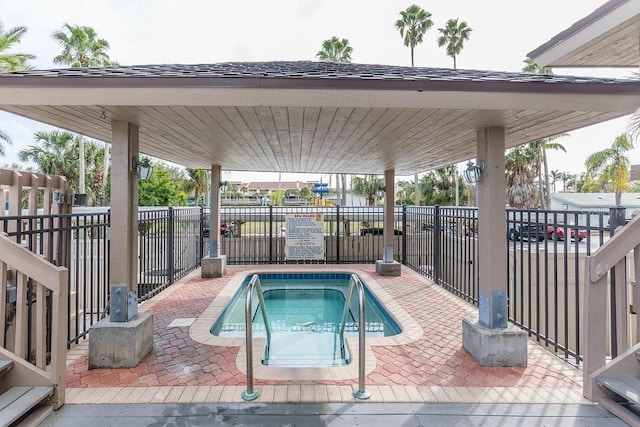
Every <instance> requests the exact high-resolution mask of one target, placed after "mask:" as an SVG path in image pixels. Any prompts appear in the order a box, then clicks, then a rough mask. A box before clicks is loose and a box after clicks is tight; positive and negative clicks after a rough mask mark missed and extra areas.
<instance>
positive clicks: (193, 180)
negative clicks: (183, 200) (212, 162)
mask: <svg viewBox="0 0 640 427" xmlns="http://www.w3.org/2000/svg"><path fill="white" fill-rule="evenodd" d="M182 189H183V190H184V192H185V193H187V194H188V195H191V194H193V195H194V200H195V203H196V205H198V204H200V196H201V195H202V194H204V193H205V192H206V191H207V172H206V171H205V170H202V169H191V168H187V179H186V180H185V181H184V183H183V185H182Z"/></svg>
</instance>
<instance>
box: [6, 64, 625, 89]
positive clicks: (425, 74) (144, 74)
mask: <svg viewBox="0 0 640 427" xmlns="http://www.w3.org/2000/svg"><path fill="white" fill-rule="evenodd" d="M17 76H25V77H87V78H104V77H109V78H112V77H113V78H118V77H127V78H130V77H134V78H135V77H138V78H153V77H155V78H158V77H159V78H174V77H177V78H194V77H195V78H260V79H325V80H351V81H358V80H359V81H362V80H375V81H380V80H383V81H449V82H496V83H506V82H509V83H517V82H523V83H526V82H538V83H572V84H575V83H601V84H602V83H604V84H611V85H628V84H629V85H633V84H635V85H636V86H638V85H637V82H634V81H630V80H622V79H611V78H595V77H573V76H561V75H540V74H525V73H511V72H501V71H481V70H459V69H458V70H455V69H449V68H421V67H399V66H393V65H371V64H353V63H352V64H343V63H333V62H313V61H273V62H226V63H220V64H193V65H184V64H164V65H130V66H113V67H96V68H61V69H50V70H28V71H16V72H11V73H0V79H2V78H7V77H14V78H15V77H17ZM12 80H13V79H12Z"/></svg>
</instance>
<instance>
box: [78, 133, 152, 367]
mask: <svg viewBox="0 0 640 427" xmlns="http://www.w3.org/2000/svg"><path fill="white" fill-rule="evenodd" d="M111 132H112V138H113V139H112V147H113V156H112V162H113V167H112V170H111V218H110V220H111V227H110V235H109V238H110V240H111V255H110V266H109V275H110V285H112V286H111V288H110V289H111V316H110V317H107V318H105V319H102V320H101V321H99V322H98V323H96V324H95V325H93V326H92V327H91V330H90V332H89V369H94V368H124V367H128V368H130V367H135V366H136V365H137V364H138V363H140V361H141V360H142V359H143V358H144V357H145V356H146V355H147V354H148V353H149V352H150V351H151V350H152V349H153V316H152V315H151V314H148V313H140V314H138V312H137V303H138V300H137V290H138V280H137V276H138V275H137V272H138V178H137V176H136V170H135V169H136V168H135V164H134V163H135V161H136V160H138V149H139V143H138V137H139V133H138V126H136V125H135V124H133V123H128V122H122V121H113V122H111ZM118 288H121V289H122V290H124V289H126V290H127V292H122V293H118V291H117V290H116V289H118ZM114 290H116V291H114ZM112 318H113V319H112Z"/></svg>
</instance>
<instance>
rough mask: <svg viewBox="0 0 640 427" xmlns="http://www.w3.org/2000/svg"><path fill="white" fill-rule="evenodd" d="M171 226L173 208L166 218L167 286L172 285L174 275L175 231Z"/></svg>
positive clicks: (170, 208)
mask: <svg viewBox="0 0 640 427" xmlns="http://www.w3.org/2000/svg"><path fill="white" fill-rule="evenodd" d="M174 228H175V227H174V224H173V208H172V207H169V215H168V218H167V280H168V281H169V285H172V284H173V278H174V274H175V266H174V264H173V263H174V262H175V260H174V243H175V239H176V236H175V230H174ZM211 232H212V231H211V230H209V235H211Z"/></svg>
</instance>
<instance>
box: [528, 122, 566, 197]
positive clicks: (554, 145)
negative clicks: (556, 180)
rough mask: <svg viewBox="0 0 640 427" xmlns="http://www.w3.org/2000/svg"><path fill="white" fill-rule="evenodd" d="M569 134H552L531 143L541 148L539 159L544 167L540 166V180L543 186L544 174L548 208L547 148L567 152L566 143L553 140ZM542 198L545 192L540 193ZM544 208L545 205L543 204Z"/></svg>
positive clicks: (549, 193)
mask: <svg viewBox="0 0 640 427" xmlns="http://www.w3.org/2000/svg"><path fill="white" fill-rule="evenodd" d="M565 136H567V134H566V133H563V134H560V135H554V136H550V137H549V138H544V139H539V140H537V141H533V142H532V143H530V144H533V146H534V147H537V148H538V149H539V150H540V158H539V161H541V162H542V169H540V167H538V180H539V184H540V188H542V182H543V181H542V177H543V176H544V201H545V202H546V204H545V205H546V207H547V208H548V207H549V205H550V204H551V187H550V184H549V162H548V157H547V150H560V151H562V152H563V153H566V152H567V149H566V148H564V145H562V144H560V143H558V142H553V141H554V140H556V139H558V138H562V137H565ZM540 197H541V200H542V198H543V194H542V192H541V194H540ZM543 209H544V206H543Z"/></svg>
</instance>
